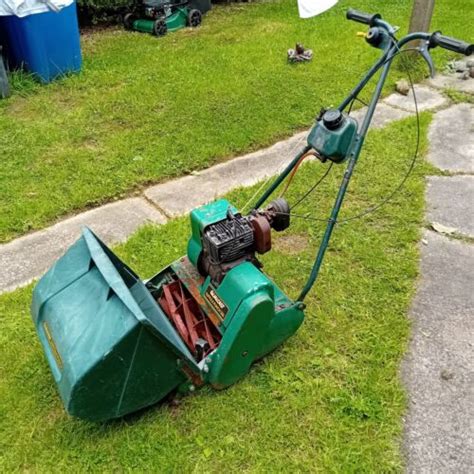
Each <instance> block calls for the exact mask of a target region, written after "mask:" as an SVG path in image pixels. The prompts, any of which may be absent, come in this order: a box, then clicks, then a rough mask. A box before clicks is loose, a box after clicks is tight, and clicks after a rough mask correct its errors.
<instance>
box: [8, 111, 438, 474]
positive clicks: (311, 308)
mask: <svg viewBox="0 0 474 474" xmlns="http://www.w3.org/2000/svg"><path fill="white" fill-rule="evenodd" d="M429 120H430V115H429V114H424V115H423V116H422V120H421V122H422V147H421V149H422V153H424V151H425V150H426V130H427V125H428V123H429ZM414 124H415V121H414V119H413V118H410V119H407V120H405V121H402V122H398V123H395V124H393V125H391V126H390V127H388V128H386V129H383V130H380V131H374V132H371V134H370V136H369V139H368V141H367V147H366V150H365V152H364V155H363V156H362V158H361V161H360V163H359V166H358V168H357V169H356V173H355V176H354V181H353V182H352V183H351V186H350V191H349V196H348V200H347V201H346V204H345V205H344V208H343V215H342V216H341V217H342V218H344V217H347V216H349V215H353V214H354V213H356V212H360V211H361V210H362V209H364V208H366V207H367V206H369V205H372V204H374V203H375V202H377V201H378V200H380V199H381V198H382V197H383V196H385V195H386V194H387V193H388V192H390V190H391V189H393V187H394V186H395V184H396V182H398V181H399V180H400V178H401V176H402V175H403V174H404V173H405V172H406V169H407V167H408V163H409V160H410V158H411V155H410V153H411V152H412V150H413V146H414V138H415V137H414ZM334 168H335V169H333V172H331V174H330V175H329V178H328V179H327V181H325V182H324V185H322V187H321V188H320V189H319V190H318V191H317V192H315V193H314V195H312V197H311V199H309V200H307V201H306V202H305V204H304V206H302V208H301V209H300V210H299V213H301V214H306V213H311V215H313V216H325V215H326V214H327V212H328V210H329V209H330V206H331V204H332V199H331V196H332V195H333V193H334V192H335V191H336V189H337V187H338V185H339V181H340V179H341V176H342V171H343V167H334ZM427 169H428V166H427V165H426V164H423V163H422V162H420V163H419V164H418V165H417V167H416V168H415V172H414V174H413V175H412V177H411V178H410V180H409V181H408V183H407V187H406V189H405V190H404V191H403V192H402V193H401V194H399V195H397V196H396V198H395V199H394V201H393V202H392V203H391V204H390V205H387V206H386V207H384V208H383V209H382V210H380V211H379V212H377V213H374V214H371V215H369V216H367V218H365V219H363V220H356V221H353V222H352V223H351V224H346V225H341V226H340V227H338V228H336V232H335V237H334V240H333V241H332V243H331V246H330V250H329V252H328V256H327V260H326V263H325V265H324V266H323V271H322V274H321V278H320V281H319V282H318V284H317V286H316V287H315V288H314V290H313V291H312V293H310V295H309V297H308V299H307V304H308V307H307V309H306V320H305V322H304V324H303V326H302V327H301V329H300V330H299V332H298V333H297V334H296V335H295V336H294V337H292V338H291V339H290V340H288V341H287V342H286V343H285V344H284V345H283V346H282V347H281V348H279V349H278V350H276V351H275V352H274V353H272V354H271V355H270V356H268V357H266V358H265V360H263V361H262V362H260V363H258V364H257V365H256V366H255V367H254V368H253V369H252V370H251V372H250V374H249V375H248V376H247V377H246V378H245V379H244V380H242V381H241V382H239V383H237V384H236V385H234V386H233V387H231V388H229V389H227V390H225V391H219V392H216V391H212V390H210V389H207V388H204V389H202V390H200V391H199V392H198V393H196V394H195V395H193V396H188V397H185V398H183V399H182V401H181V403H180V404H179V405H178V406H177V407H176V406H169V405H157V406H154V407H150V408H149V409H147V410H144V411H143V412H141V413H139V414H136V415H133V416H130V417H128V418H126V419H123V420H119V421H115V422H110V423H103V424H93V423H87V422H83V421H80V420H76V419H72V418H70V417H68V416H67V415H66V414H65V412H64V411H63V408H62V405H61V402H60V400H59V397H58V395H57V392H56V388H55V385H54V382H53V379H52V376H51V374H50V371H49V369H48V366H47V363H46V361H45V359H44V357H43V354H42V349H41V347H40V345H39V343H38V341H37V338H36V334H35V331H34V328H33V325H32V323H31V320H30V317H29V304H30V299H31V287H29V288H26V289H22V290H18V291H16V292H14V293H11V294H7V295H3V296H1V297H0V315H1V319H0V371H1V372H0V413H1V418H0V433H1V436H0V470H1V471H2V472H11V471H13V470H22V471H33V472H36V471H39V472H48V471H58V472H69V471H85V470H100V471H106V472H108V471H129V470H136V471H145V472H149V471H156V472H223V471H226V472H294V471H297V472H392V471H401V470H402V466H403V458H402V455H401V450H400V437H401V430H402V414H403V412H404V408H405V394H404V391H403V389H402V387H401V383H400V378H399V363H400V360H401V358H402V356H403V353H404V350H405V346H406V342H407V338H408V330H409V327H408V326H409V325H408V320H407V317H406V314H407V309H408V306H409V303H410V298H411V295H412V293H413V288H414V282H415V279H416V276H417V259H418V248H417V242H418V241H419V237H420V229H421V226H422V222H423V189H424V179H423V175H424V174H425V173H426V171H427ZM322 172H323V170H322V165H321V164H319V163H309V164H307V165H304V166H303V167H302V169H301V171H300V172H299V173H298V175H297V178H296V179H295V182H294V187H292V188H291V191H290V192H289V194H288V199H289V200H290V202H294V201H295V199H296V197H297V196H299V195H300V194H301V193H302V192H303V191H304V190H305V189H306V188H307V187H308V186H309V185H310V184H311V183H313V182H314V181H315V180H316V179H317V178H318V176H320V174H321V173H322ZM254 190H255V188H251V189H240V190H236V191H235V192H233V193H231V195H230V199H231V200H232V202H234V203H235V204H237V206H242V205H243V203H244V202H246V201H247V199H248V198H249V197H250V196H251V195H252V194H253V192H254ZM322 230H323V226H322V224H321V223H315V222H310V221H307V220H302V219H294V220H293V223H292V226H291V227H290V229H289V230H288V231H285V232H284V233H283V234H279V235H277V236H275V237H276V238H275V246H274V250H272V252H270V253H269V254H267V255H265V256H264V258H263V261H264V263H265V270H266V272H267V273H268V274H269V275H271V276H272V277H273V278H274V279H275V281H276V282H277V283H278V284H279V286H280V287H281V288H283V289H284V290H285V291H287V292H288V293H289V294H290V296H292V297H296V296H297V294H298V292H299V290H300V289H301V287H302V285H303V283H304V281H305V279H306V277H307V274H308V272H309V270H310V267H311V264H312V261H313V256H314V252H315V246H316V244H317V243H318V241H319V239H320V237H321V235H322ZM188 235H189V225H188V221H187V219H186V218H181V219H178V220H175V221H171V222H170V223H168V224H167V225H164V226H161V227H154V226H147V227H145V228H143V229H141V230H140V231H139V232H138V233H137V234H136V235H134V236H133V237H132V238H131V239H130V240H129V241H128V242H127V243H125V244H123V245H121V246H119V247H118V248H117V249H116V250H117V252H118V254H119V255H120V256H121V257H122V258H123V259H124V260H125V261H127V262H128V263H129V264H130V265H131V266H132V267H133V268H135V269H136V270H137V271H138V272H139V273H140V274H141V275H142V276H143V277H148V276H151V275H152V274H154V273H155V272H157V271H158V270H159V269H160V268H161V267H162V266H164V265H167V264H168V263H169V262H170V261H172V260H173V259H175V258H177V257H179V256H181V255H182V254H183V253H184V252H185V245H186V240H187V238H188ZM66 316H67V315H65V317H66ZM150 370H153V368H152V367H150Z"/></svg>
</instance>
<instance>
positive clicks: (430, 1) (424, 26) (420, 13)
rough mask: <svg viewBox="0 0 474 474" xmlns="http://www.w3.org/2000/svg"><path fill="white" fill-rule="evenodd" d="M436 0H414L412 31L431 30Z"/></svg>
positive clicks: (411, 19)
mask: <svg viewBox="0 0 474 474" xmlns="http://www.w3.org/2000/svg"><path fill="white" fill-rule="evenodd" d="M434 3H435V0H414V1H413V10H412V12H411V18H410V30H409V32H410V33H414V32H415V31H430V23H431V17H432V16H433V8H434Z"/></svg>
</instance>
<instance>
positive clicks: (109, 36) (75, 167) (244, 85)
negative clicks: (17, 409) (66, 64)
mask: <svg viewBox="0 0 474 474" xmlns="http://www.w3.org/2000/svg"><path fill="white" fill-rule="evenodd" d="M410 4H411V1H410V0H387V1H385V2H379V1H375V0H343V1H341V2H339V3H338V4H337V5H336V6H335V7H334V8H333V9H331V10H329V11H328V12H326V13H324V14H323V15H321V16H319V17H316V18H313V19H309V20H305V21H303V20H300V19H299V18H298V15H297V6H296V2H295V1H294V0H279V1H272V2H256V3H250V4H236V5H225V6H216V7H215V8H214V9H213V10H212V11H211V12H210V13H209V14H208V15H207V16H206V18H205V21H204V23H203V25H202V27H201V28H199V29H197V30H194V31H193V30H190V29H184V30H181V31H179V32H176V33H174V34H170V35H168V36H166V37H164V38H160V39H157V38H154V37H152V36H150V35H146V34H140V33H131V32H126V31H123V30H122V29H110V30H103V31H98V32H96V33H92V34H87V35H85V36H84V37H83V38H82V45H83V52H84V67H83V71H82V73H81V74H80V75H78V76H71V77H67V78H64V79H63V80H60V81H57V82H55V83H53V84H50V85H48V86H38V85H36V84H35V83H34V82H33V81H32V80H31V79H29V78H28V77H27V76H25V74H16V75H14V76H13V96H12V97H11V98H10V99H8V100H4V101H1V102H0V150H1V157H2V170H1V173H0V242H1V241H7V240H9V239H11V238H13V237H15V236H17V235H19V234H23V233H25V232H27V231H29V230H32V229H37V228H41V227H43V226H45V225H47V224H48V223H51V222H52V221H53V220H54V219H56V218H58V217H60V216H64V215H67V214H69V213H72V212H74V211H77V210H81V209H84V208H86V207H88V206H94V205H98V204H100V203H102V202H104V201H108V200H111V199H114V198H118V197H121V196H123V195H126V194H130V193H133V192H134V191H137V190H138V189H140V187H142V186H144V185H145V184H147V183H156V182H159V181H162V180H165V179H167V178H170V177H173V176H178V175H183V174H186V173H189V172H191V171H192V170H195V169H200V168H204V167H207V166H209V165H211V164H213V163H216V162H218V161H220V160H224V159H226V158H229V157H231V156H233V155H237V154H239V153H242V152H244V151H249V150H252V149H255V148H258V147H261V146H264V145H268V144H271V143H272V142H274V141H275V140H276V139H279V138H282V137H285V136H288V135H290V134H291V133H293V132H294V131H296V130H299V129H301V128H302V127H306V126H308V125H309V124H310V123H311V122H312V121H313V119H314V116H315V114H316V113H317V112H318V111H319V109H320V108H321V107H322V106H328V105H331V104H336V103H337V102H338V101H339V100H340V99H341V98H342V97H343V95H344V94H345V93H347V91H348V90H349V89H350V88H351V87H352V86H353V85H354V83H355V82H356V80H357V78H359V77H360V76H361V75H362V74H363V72H364V71H365V70H366V69H367V67H368V65H369V64H370V63H372V62H373V61H374V59H375V58H376V56H377V54H378V51H376V50H374V49H372V48H369V47H368V46H367V45H366V44H365V43H364V41H363V40H362V39H360V38H359V39H357V37H356V36H355V33H356V32H357V31H360V30H364V28H365V27H364V26H363V25H359V24H356V23H353V22H348V21H346V20H345V11H346V9H347V8H348V7H349V6H353V7H357V8H359V9H362V10H366V11H379V10H380V12H381V13H382V14H383V15H384V17H385V18H387V19H388V20H390V21H391V22H393V23H394V24H398V25H400V26H401V27H402V32H403V31H405V30H406V27H407V24H408V17H409V10H410ZM469 6H470V2H469V1H468V0H449V1H448V0H440V1H438V2H437V4H436V11H435V18H434V21H433V29H443V31H444V32H445V33H446V34H451V35H454V36H459V37H462V38H468V37H469V35H470V34H471V32H470V30H469V28H470V25H471V24H472V19H473V10H472V8H470V7H469ZM296 41H301V42H303V44H305V45H306V46H308V47H311V48H313V49H314V60H313V61H312V62H311V63H309V64H305V65H299V66H296V67H293V66H291V65H288V64H287V62H286V50H287V49H288V48H289V47H292V46H293V45H294V44H295V42H296ZM436 56H437V58H438V59H440V58H442V59H443V58H444V59H445V58H446V57H447V56H446V54H445V53H443V52H441V50H438V52H437V53H436ZM396 76H397V74H395V75H394V76H393V79H395V78H396ZM388 87H390V84H389V85H388Z"/></svg>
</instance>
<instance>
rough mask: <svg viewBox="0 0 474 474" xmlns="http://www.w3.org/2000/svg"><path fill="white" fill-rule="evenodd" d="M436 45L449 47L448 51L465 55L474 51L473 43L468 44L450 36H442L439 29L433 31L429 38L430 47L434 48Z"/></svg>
mask: <svg viewBox="0 0 474 474" xmlns="http://www.w3.org/2000/svg"><path fill="white" fill-rule="evenodd" d="M436 46H440V47H441V48H444V49H449V51H454V52H455V53H460V54H465V55H466V56H470V55H471V54H472V53H473V52H474V44H469V43H466V42H465V41H461V40H458V39H456V38H451V37H450V36H444V35H442V34H441V32H440V31H436V32H435V33H433V34H432V35H431V38H430V47H431V48H434V47H436Z"/></svg>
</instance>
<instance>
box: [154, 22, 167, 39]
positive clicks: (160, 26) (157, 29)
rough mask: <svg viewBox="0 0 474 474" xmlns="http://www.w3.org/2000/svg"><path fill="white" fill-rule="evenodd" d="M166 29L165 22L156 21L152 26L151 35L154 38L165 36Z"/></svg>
mask: <svg viewBox="0 0 474 474" xmlns="http://www.w3.org/2000/svg"><path fill="white" fill-rule="evenodd" d="M167 31H168V27H167V26H166V21H165V20H156V21H155V23H154V24H153V34H154V35H156V36H163V35H166V33H167Z"/></svg>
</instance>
